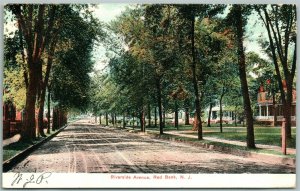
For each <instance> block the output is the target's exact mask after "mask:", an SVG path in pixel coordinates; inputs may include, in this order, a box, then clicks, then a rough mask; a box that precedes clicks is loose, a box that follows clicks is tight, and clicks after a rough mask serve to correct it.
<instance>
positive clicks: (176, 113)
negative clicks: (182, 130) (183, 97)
mask: <svg viewBox="0 0 300 191" xmlns="http://www.w3.org/2000/svg"><path fill="white" fill-rule="evenodd" d="M178 127H179V126H178V103H177V99H175V128H176V129H177V130H178Z"/></svg>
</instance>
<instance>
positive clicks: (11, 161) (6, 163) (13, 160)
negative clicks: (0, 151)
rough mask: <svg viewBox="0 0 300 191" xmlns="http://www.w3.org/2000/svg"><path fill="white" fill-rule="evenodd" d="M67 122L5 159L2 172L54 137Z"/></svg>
mask: <svg viewBox="0 0 300 191" xmlns="http://www.w3.org/2000/svg"><path fill="white" fill-rule="evenodd" d="M68 125H69V124H67V125H65V126H63V127H61V128H60V129H58V130H57V131H56V132H55V133H53V134H52V135H49V136H48V137H46V138H45V139H43V140H41V141H40V142H38V143H36V144H34V145H31V146H30V147H28V148H27V149H25V150H23V151H21V152H20V153H18V154H17V155H15V156H13V157H11V158H10V159H7V160H6V161H4V162H3V167H2V170H3V172H7V171H9V170H10V169H11V168H12V167H14V166H15V165H16V164H18V163H19V162H21V161H22V160H24V159H25V158H26V157H27V156H28V155H30V153H32V152H33V151H34V150H36V149H37V148H38V147H40V146H41V145H42V144H44V143H45V142H47V141H49V140H51V139H52V138H53V137H55V136H56V135H57V134H58V133H60V132H61V131H62V130H64V129H65V128H66V127H67V126H68Z"/></svg>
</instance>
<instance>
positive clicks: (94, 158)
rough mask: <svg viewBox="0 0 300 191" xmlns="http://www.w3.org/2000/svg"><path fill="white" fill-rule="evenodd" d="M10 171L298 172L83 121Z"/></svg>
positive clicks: (288, 167) (257, 160)
mask: <svg viewBox="0 0 300 191" xmlns="http://www.w3.org/2000/svg"><path fill="white" fill-rule="evenodd" d="M10 172H69V173H75V172H80V173H96V172H100V173H295V172H296V169H295V167H290V166H285V165H274V164H269V163H267V162H266V161H262V160H261V159H259V158H258V159H255V158H243V157H241V156H235V155H231V154H225V153H221V152H215V151H211V150H206V149H203V148H198V147H195V146H191V145H187V144H183V143H175V142H170V141H163V140H157V139H152V138H149V137H148V136H141V135H137V134H132V133H128V132H126V131H123V130H113V129H110V128H108V127H100V126H96V125H92V124H90V123H88V121H87V120H81V121H78V122H76V123H74V124H71V125H69V126H68V127H67V128H66V129H65V130H63V131H62V132H61V133H59V134H58V135H57V136H56V137H55V138H53V139H52V140H51V141H49V142H47V143H45V144H44V145H42V146H41V147H40V148H39V149H38V150H36V151H35V152H33V153H32V154H31V155H30V156H28V157H27V158H26V159H25V160H23V161H22V162H21V163H19V164H18V165H17V166H15V167H14V168H13V169H12V170H11V171H10Z"/></svg>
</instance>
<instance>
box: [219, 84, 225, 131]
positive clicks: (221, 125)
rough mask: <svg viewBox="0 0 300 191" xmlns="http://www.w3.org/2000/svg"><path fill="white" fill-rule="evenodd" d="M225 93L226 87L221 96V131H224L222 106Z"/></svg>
mask: <svg viewBox="0 0 300 191" xmlns="http://www.w3.org/2000/svg"><path fill="white" fill-rule="evenodd" d="M224 95H225V92H224V88H223V90H222V94H221V97H220V132H221V133H223V108H222V101H223V97H224Z"/></svg>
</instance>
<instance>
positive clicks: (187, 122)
mask: <svg viewBox="0 0 300 191" xmlns="http://www.w3.org/2000/svg"><path fill="white" fill-rule="evenodd" d="M189 110H190V108H189V107H185V112H184V113H185V123H184V124H185V125H189V124H190V111H189Z"/></svg>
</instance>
